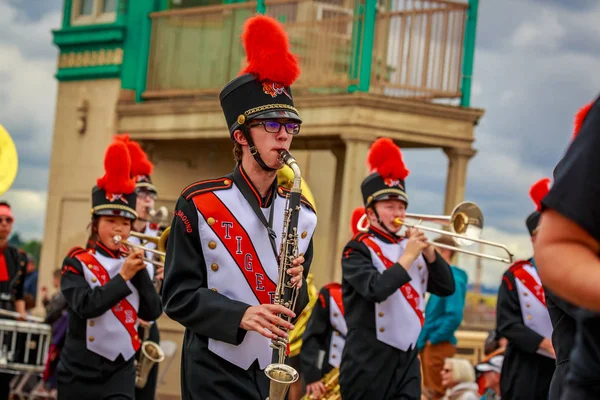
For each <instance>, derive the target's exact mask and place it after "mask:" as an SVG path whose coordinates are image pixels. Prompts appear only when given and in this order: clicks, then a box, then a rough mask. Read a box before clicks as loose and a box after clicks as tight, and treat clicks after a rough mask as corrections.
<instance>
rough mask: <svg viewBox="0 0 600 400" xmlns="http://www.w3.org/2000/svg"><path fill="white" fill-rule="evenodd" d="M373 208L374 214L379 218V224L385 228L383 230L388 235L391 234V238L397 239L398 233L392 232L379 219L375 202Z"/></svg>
mask: <svg viewBox="0 0 600 400" xmlns="http://www.w3.org/2000/svg"><path fill="white" fill-rule="evenodd" d="M372 208H373V212H374V213H375V216H376V217H377V223H378V224H379V225H380V226H381V227H382V228H383V230H384V231H386V233H387V234H389V235H390V236H391V237H393V238H395V237H397V235H396V233H395V232H392V231H390V230H389V229H388V227H387V226H385V224H384V223H383V221H382V220H381V218H379V214H378V213H377V210H376V209H375V202H373V205H372Z"/></svg>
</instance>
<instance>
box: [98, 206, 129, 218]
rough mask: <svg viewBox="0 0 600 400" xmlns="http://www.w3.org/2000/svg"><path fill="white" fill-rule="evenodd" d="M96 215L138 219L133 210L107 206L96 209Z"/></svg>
mask: <svg viewBox="0 0 600 400" xmlns="http://www.w3.org/2000/svg"><path fill="white" fill-rule="evenodd" d="M94 215H98V216H110V217H124V218H128V219H132V220H135V219H137V215H135V214H133V213H132V212H131V211H127V210H121V209H116V208H105V209H102V210H96V211H94Z"/></svg>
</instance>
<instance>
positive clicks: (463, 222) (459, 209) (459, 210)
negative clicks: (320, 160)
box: [357, 201, 514, 264]
mask: <svg viewBox="0 0 600 400" xmlns="http://www.w3.org/2000/svg"><path fill="white" fill-rule="evenodd" d="M406 218H412V219H417V220H419V221H418V222H417V223H409V222H406V220H402V219H401V218H396V219H395V220H394V225H396V226H402V225H404V226H406V227H408V228H417V229H420V230H424V231H429V232H433V233H437V234H440V235H446V236H451V237H452V238H454V241H455V242H456V244H458V245H462V246H469V245H471V244H473V242H477V243H481V244H484V245H488V246H492V247H497V248H500V249H502V250H504V251H505V252H506V253H507V255H508V258H504V257H498V256H494V255H491V254H485V253H479V252H476V251H471V250H467V249H463V248H461V247H457V246H450V245H447V244H443V243H436V242H432V241H427V243H428V244H430V245H432V246H435V247H439V248H442V249H448V250H453V251H457V252H460V253H465V254H470V255H472V256H477V257H482V258H487V259H489V260H494V261H501V262H504V263H507V264H512V262H513V259H514V255H513V254H512V253H511V252H510V250H508V248H507V247H506V246H505V245H503V244H500V243H495V242H490V241H488V240H483V239H480V238H479V236H480V235H481V232H482V231H483V214H482V212H481V210H480V209H479V207H478V206H477V204H475V203H472V202H470V201H464V202H462V203H460V204H458V205H457V206H456V207H454V210H452V213H451V214H450V215H428V214H410V213H406ZM421 222H432V223H436V224H440V225H444V226H448V227H449V228H450V231H445V230H441V229H435V228H430V227H427V226H423V225H421ZM368 224H369V223H368V220H367V214H363V216H362V217H361V218H360V220H359V221H358V224H357V229H358V230H359V231H361V232H366V231H368V229H369V226H368Z"/></svg>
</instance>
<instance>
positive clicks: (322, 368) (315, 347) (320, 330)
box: [300, 207, 365, 399]
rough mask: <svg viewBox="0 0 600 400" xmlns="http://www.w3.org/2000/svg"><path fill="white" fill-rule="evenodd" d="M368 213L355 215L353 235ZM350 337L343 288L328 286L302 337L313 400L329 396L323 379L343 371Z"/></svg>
mask: <svg viewBox="0 0 600 400" xmlns="http://www.w3.org/2000/svg"><path fill="white" fill-rule="evenodd" d="M364 213H365V209H364V207H358V208H356V209H355V210H354V211H353V212H352V218H351V219H350V222H351V225H350V226H351V228H352V232H353V234H357V233H358V230H357V228H356V226H357V224H358V221H359V220H360V217H362V215H363V214H364ZM347 333H348V328H347V327H346V320H345V319H344V303H343V301H342V285H340V284H339V283H337V282H331V283H328V284H327V285H325V286H324V287H323V288H322V289H321V290H320V291H319V295H318V298H317V301H316V303H315V305H314V307H313V310H312V312H311V314H310V318H309V319H308V323H307V325H306V330H305V331H304V334H303V335H302V351H301V352H300V360H301V363H302V372H303V374H304V375H305V380H306V395H307V396H308V397H309V398H311V399H320V398H321V397H322V396H323V395H324V394H325V391H326V388H325V385H324V384H323V382H322V381H321V379H322V378H323V377H324V376H325V374H327V373H328V372H329V371H331V370H332V369H333V368H339V367H340V361H341V359H342V352H343V350H344V345H345V343H346V339H345V338H346V334H347Z"/></svg>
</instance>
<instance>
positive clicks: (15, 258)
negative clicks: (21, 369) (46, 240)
mask: <svg viewBox="0 0 600 400" xmlns="http://www.w3.org/2000/svg"><path fill="white" fill-rule="evenodd" d="M14 221H15V218H14V216H13V213H12V211H11V209H10V205H9V204H8V203H7V202H5V201H2V202H0V309H4V310H8V311H16V312H18V313H19V314H20V315H21V318H20V319H21V320H23V321H25V320H26V319H27V312H26V311H25V300H24V299H23V285H24V283H25V279H24V278H25V270H26V268H27V253H25V252H24V251H23V250H19V249H17V248H16V247H14V246H11V245H9V244H8V239H9V238H10V233H11V231H12V226H13V223H14ZM2 318H6V317H4V316H2V315H0V319H2ZM2 351H3V349H2V348H0V356H1V355H2ZM11 379H12V375H10V374H3V373H0V400H4V399H8V395H9V393H10V381H11Z"/></svg>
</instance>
